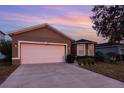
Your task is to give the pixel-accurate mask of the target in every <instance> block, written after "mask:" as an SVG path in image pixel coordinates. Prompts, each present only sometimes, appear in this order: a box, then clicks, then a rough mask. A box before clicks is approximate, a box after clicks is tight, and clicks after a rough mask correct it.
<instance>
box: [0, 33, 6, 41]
mask: <svg viewBox="0 0 124 93" xmlns="http://www.w3.org/2000/svg"><path fill="white" fill-rule="evenodd" d="M4 39H5V33H3V32H2V31H0V40H4Z"/></svg>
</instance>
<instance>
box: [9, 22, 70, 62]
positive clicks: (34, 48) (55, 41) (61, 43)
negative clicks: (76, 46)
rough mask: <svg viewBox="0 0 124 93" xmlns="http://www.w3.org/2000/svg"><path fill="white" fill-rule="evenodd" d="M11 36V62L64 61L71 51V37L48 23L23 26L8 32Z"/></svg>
mask: <svg viewBox="0 0 124 93" xmlns="http://www.w3.org/2000/svg"><path fill="white" fill-rule="evenodd" d="M9 35H10V36H11V37H12V40H13V41H12V62H13V64H36V63H59V62H65V59H66V55H67V54H70V53H71V51H70V50H71V41H72V39H71V38H69V37H68V36H66V35H64V34H63V33H61V32H60V31H58V30H57V29H55V28H53V27H52V26H50V25H49V24H42V25H36V26H32V27H28V28H24V29H21V30H18V31H15V32H12V33H10V34H9Z"/></svg>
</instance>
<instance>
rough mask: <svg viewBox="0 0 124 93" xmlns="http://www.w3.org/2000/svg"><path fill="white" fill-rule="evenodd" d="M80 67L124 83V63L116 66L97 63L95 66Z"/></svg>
mask: <svg viewBox="0 0 124 93" xmlns="http://www.w3.org/2000/svg"><path fill="white" fill-rule="evenodd" d="M81 67H82V68H85V69H88V70H90V71H93V72H96V73H100V74H102V75H105V76H108V77H111V78H113V79H117V80H120V81H123V82H124V62H118V63H116V64H110V63H104V62H97V63H96V64H95V65H82V66H81Z"/></svg>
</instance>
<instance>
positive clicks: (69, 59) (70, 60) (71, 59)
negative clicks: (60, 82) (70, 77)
mask: <svg viewBox="0 0 124 93" xmlns="http://www.w3.org/2000/svg"><path fill="white" fill-rule="evenodd" d="M74 60H75V56H74V55H71V54H70V55H67V58H66V62H67V63H74Z"/></svg>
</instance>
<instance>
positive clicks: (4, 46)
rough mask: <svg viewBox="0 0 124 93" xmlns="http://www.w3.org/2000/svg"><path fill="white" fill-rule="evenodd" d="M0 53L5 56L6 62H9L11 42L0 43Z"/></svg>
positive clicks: (3, 41)
mask: <svg viewBox="0 0 124 93" xmlns="http://www.w3.org/2000/svg"><path fill="white" fill-rule="evenodd" d="M0 52H2V54H4V55H5V56H6V60H7V61H11V58H12V41H9V40H8V41H5V40H2V41H0Z"/></svg>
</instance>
